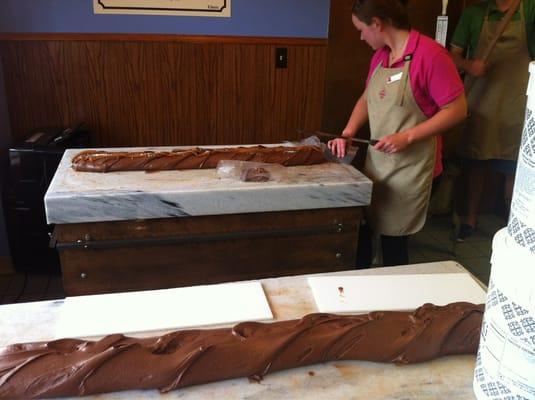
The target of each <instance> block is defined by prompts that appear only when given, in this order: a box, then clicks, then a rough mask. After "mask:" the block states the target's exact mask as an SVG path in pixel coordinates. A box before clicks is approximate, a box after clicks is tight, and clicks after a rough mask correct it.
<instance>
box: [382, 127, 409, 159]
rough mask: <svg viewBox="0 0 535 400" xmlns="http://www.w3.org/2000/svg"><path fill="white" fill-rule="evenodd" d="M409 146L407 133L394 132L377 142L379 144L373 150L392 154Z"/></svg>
mask: <svg viewBox="0 0 535 400" xmlns="http://www.w3.org/2000/svg"><path fill="white" fill-rule="evenodd" d="M410 144H411V140H410V138H409V134H408V133H407V132H396V133H393V134H391V135H388V136H385V137H384V138H382V139H381V140H379V143H377V144H376V145H375V146H373V148H374V149H375V150H379V151H382V152H383V153H389V154H392V153H399V152H400V151H403V150H405V149H406V148H407V147H408V146H409V145H410Z"/></svg>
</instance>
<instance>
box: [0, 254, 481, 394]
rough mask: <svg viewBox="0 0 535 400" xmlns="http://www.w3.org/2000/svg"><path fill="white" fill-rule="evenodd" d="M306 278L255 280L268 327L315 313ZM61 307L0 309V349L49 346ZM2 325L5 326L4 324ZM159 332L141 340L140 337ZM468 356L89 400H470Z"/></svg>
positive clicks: (440, 267)
mask: <svg viewBox="0 0 535 400" xmlns="http://www.w3.org/2000/svg"><path fill="white" fill-rule="evenodd" d="M454 272H467V271H466V269H464V268H463V267H462V266H461V265H459V264H457V263H455V262H453V261H446V262H436V263H427V264H415V265H408V266H400V267H390V268H375V269H368V270H359V271H355V270H352V271H343V272H336V273H324V274H319V276H328V275H385V274H400V275H402V274H413V273H416V274H422V273H424V274H425V273H429V274H441V273H454ZM308 276H310V275H303V276H293V277H283V278H271V279H264V280H261V283H262V286H263V288H264V291H265V293H266V296H267V298H268V301H269V303H270V307H271V310H272V312H273V315H274V317H275V319H277V320H285V319H294V318H301V317H302V316H303V315H305V314H308V313H312V312H317V309H316V305H315V303H314V299H313V297H312V292H311V290H310V288H309V287H308V285H307V278H308ZM62 306H63V301H62V300H56V301H44V302H35V303H26V304H13V305H5V306H0V321H2V325H1V328H0V329H1V331H2V334H1V335H0V347H1V346H5V345H8V344H13V343H22V342H27V341H44V340H50V339H53V338H55V335H54V332H55V327H56V325H57V323H58V316H59V314H60V311H61V307H62ZM4 321H6V322H8V323H4ZM163 333H165V332H143V333H139V334H135V335H132V336H138V337H147V336H155V335H160V334H163ZM474 367H475V356H469V355H466V356H449V357H443V358H440V359H437V360H434V361H430V362H425V363H421V364H413V365H404V366H396V365H392V364H380V363H372V362H364V361H343V362H330V363H326V364H316V365H312V366H308V367H303V368H296V369H291V370H286V371H281V372H277V373H273V374H269V375H267V376H266V377H265V378H264V380H263V381H261V382H260V383H251V382H249V381H248V379H246V378H240V379H233V380H227V381H222V382H216V383H210V384H205V385H197V386H192V387H187V388H183V389H179V390H176V391H173V392H170V393H167V394H165V395H160V394H159V392H158V391H156V390H150V391H129V392H118V393H109V394H104V395H99V396H91V397H88V398H90V399H97V398H98V399H102V400H109V399H121V400H122V399H125V400H126V399H153V398H154V399H179V398H180V399H183V400H196V399H249V400H254V399H262V400H265V399H268V400H269V399H310V400H317V399H329V400H332V399H357V400H360V399H362V400H369V399H373V400H404V399H418V400H442V399H455V400H474V399H475V396H474V394H473V391H472V379H473V370H474Z"/></svg>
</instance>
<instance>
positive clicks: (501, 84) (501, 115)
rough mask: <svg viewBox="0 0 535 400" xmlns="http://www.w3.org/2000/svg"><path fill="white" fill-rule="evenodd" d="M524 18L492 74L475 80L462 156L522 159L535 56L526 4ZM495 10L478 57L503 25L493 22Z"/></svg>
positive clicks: (510, 30)
mask: <svg viewBox="0 0 535 400" xmlns="http://www.w3.org/2000/svg"><path fill="white" fill-rule="evenodd" d="M519 9H520V20H519V21H513V20H511V21H510V22H509V23H508V24H507V27H506V28H505V31H504V33H503V34H502V36H501V37H500V40H498V43H497V44H496V47H495V48H494V51H493V52H492V54H491V55H490V58H489V60H488V70H487V73H486V74H485V75H484V76H482V77H479V78H474V77H472V76H467V77H466V80H465V81H466V82H468V81H469V80H474V82H470V84H471V83H473V86H472V88H471V90H470V92H469V93H468V94H467V100H468V109H469V110H470V113H471V116H470V118H468V120H467V121H466V123H465V128H464V132H463V136H462V137H461V138H460V142H459V154H460V155H461V156H464V157H466V158H471V159H476V160H489V159H502V160H516V159H517V157H518V148H519V145H520V137H521V135H522V125H523V123H524V112H525V109H526V100H527V97H526V86H527V84H528V80H529V71H528V65H529V63H530V61H531V57H530V55H529V50H528V43H527V34H526V24H525V21H524V7H523V5H522V2H521V3H520V7H519ZM489 10H490V8H488V9H487V14H486V16H485V20H484V22H483V28H482V29H481V36H480V38H479V41H478V44H477V48H476V53H475V55H476V57H479V56H480V55H481V54H482V52H483V51H484V49H485V48H486V47H487V46H488V44H489V43H490V41H491V40H492V37H493V35H494V34H495V32H496V29H497V27H498V24H499V21H495V22H493V21H489V18H488V15H489Z"/></svg>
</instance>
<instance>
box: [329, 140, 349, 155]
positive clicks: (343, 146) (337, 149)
mask: <svg viewBox="0 0 535 400" xmlns="http://www.w3.org/2000/svg"><path fill="white" fill-rule="evenodd" d="M327 147H328V148H329V149H330V150H331V153H333V155H335V156H336V157H339V158H343V157H345V156H346V150H347V141H346V140H345V139H342V138H339V139H333V140H329V141H328V142H327Z"/></svg>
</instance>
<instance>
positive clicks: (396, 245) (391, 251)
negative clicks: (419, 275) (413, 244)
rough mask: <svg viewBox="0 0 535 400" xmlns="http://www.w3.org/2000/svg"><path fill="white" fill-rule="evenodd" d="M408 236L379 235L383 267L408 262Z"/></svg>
mask: <svg viewBox="0 0 535 400" xmlns="http://www.w3.org/2000/svg"><path fill="white" fill-rule="evenodd" d="M408 238H409V237H408V236H386V235H381V247H382V249H383V266H384V267H391V266H394V265H407V264H408V263H409V248H408Z"/></svg>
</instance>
